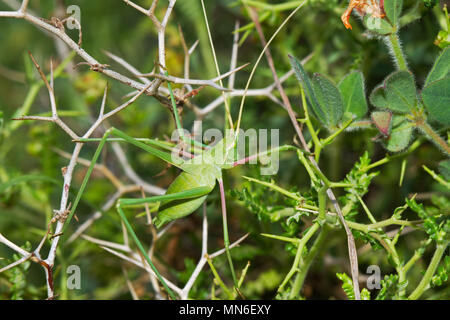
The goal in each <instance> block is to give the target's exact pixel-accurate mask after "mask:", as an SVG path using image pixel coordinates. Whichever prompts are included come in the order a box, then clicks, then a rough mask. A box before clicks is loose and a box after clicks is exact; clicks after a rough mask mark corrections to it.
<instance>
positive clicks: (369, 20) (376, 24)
mask: <svg viewBox="0 0 450 320" xmlns="http://www.w3.org/2000/svg"><path fill="white" fill-rule="evenodd" d="M363 24H364V26H365V27H366V28H367V30H369V31H371V32H373V33H376V34H380V35H387V34H391V33H394V32H395V28H394V27H392V25H391V24H390V23H389V22H388V21H386V19H382V18H377V17H373V16H372V15H371V14H366V15H365V16H364V18H363Z"/></svg>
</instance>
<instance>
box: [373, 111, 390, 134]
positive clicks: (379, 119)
mask: <svg viewBox="0 0 450 320" xmlns="http://www.w3.org/2000/svg"><path fill="white" fill-rule="evenodd" d="M371 118H372V121H373V123H374V125H375V126H376V127H377V129H378V131H380V133H381V134H382V135H383V136H385V137H388V136H389V134H390V132H391V127H392V113H391V112H389V111H375V112H373V113H372V115H371Z"/></svg>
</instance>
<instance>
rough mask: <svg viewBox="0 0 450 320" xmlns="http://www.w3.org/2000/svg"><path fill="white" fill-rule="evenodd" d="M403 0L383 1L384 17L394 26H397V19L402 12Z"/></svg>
mask: <svg viewBox="0 0 450 320" xmlns="http://www.w3.org/2000/svg"><path fill="white" fill-rule="evenodd" d="M402 7H403V0H388V1H384V12H386V17H387V18H388V19H389V21H390V22H391V23H392V26H394V27H395V28H396V27H397V26H398V20H399V18H400V14H401V12H402Z"/></svg>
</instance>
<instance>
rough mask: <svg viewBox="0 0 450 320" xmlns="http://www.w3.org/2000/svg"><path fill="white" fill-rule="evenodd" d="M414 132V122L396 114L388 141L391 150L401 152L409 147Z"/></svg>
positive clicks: (387, 145) (388, 148)
mask: <svg viewBox="0 0 450 320" xmlns="http://www.w3.org/2000/svg"><path fill="white" fill-rule="evenodd" d="M412 133H413V126H412V123H411V122H409V121H407V120H406V118H405V117H403V116H399V115H396V116H394V117H393V120H392V131H391V134H390V135H389V138H388V140H387V142H386V149H387V150H388V151H389V152H400V151H402V150H404V149H406V147H408V145H409V143H410V141H411V137H412Z"/></svg>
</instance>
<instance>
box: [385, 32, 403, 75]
mask: <svg viewBox="0 0 450 320" xmlns="http://www.w3.org/2000/svg"><path fill="white" fill-rule="evenodd" d="M387 39H388V41H389V44H390V46H391V49H392V56H393V57H394V59H395V62H396V63H397V67H398V69H399V70H405V71H408V64H407V63H406V59H405V55H404V54H403V50H402V46H401V45H400V39H399V37H398V33H397V32H396V33H392V34H390V35H389V36H388V38H387Z"/></svg>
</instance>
